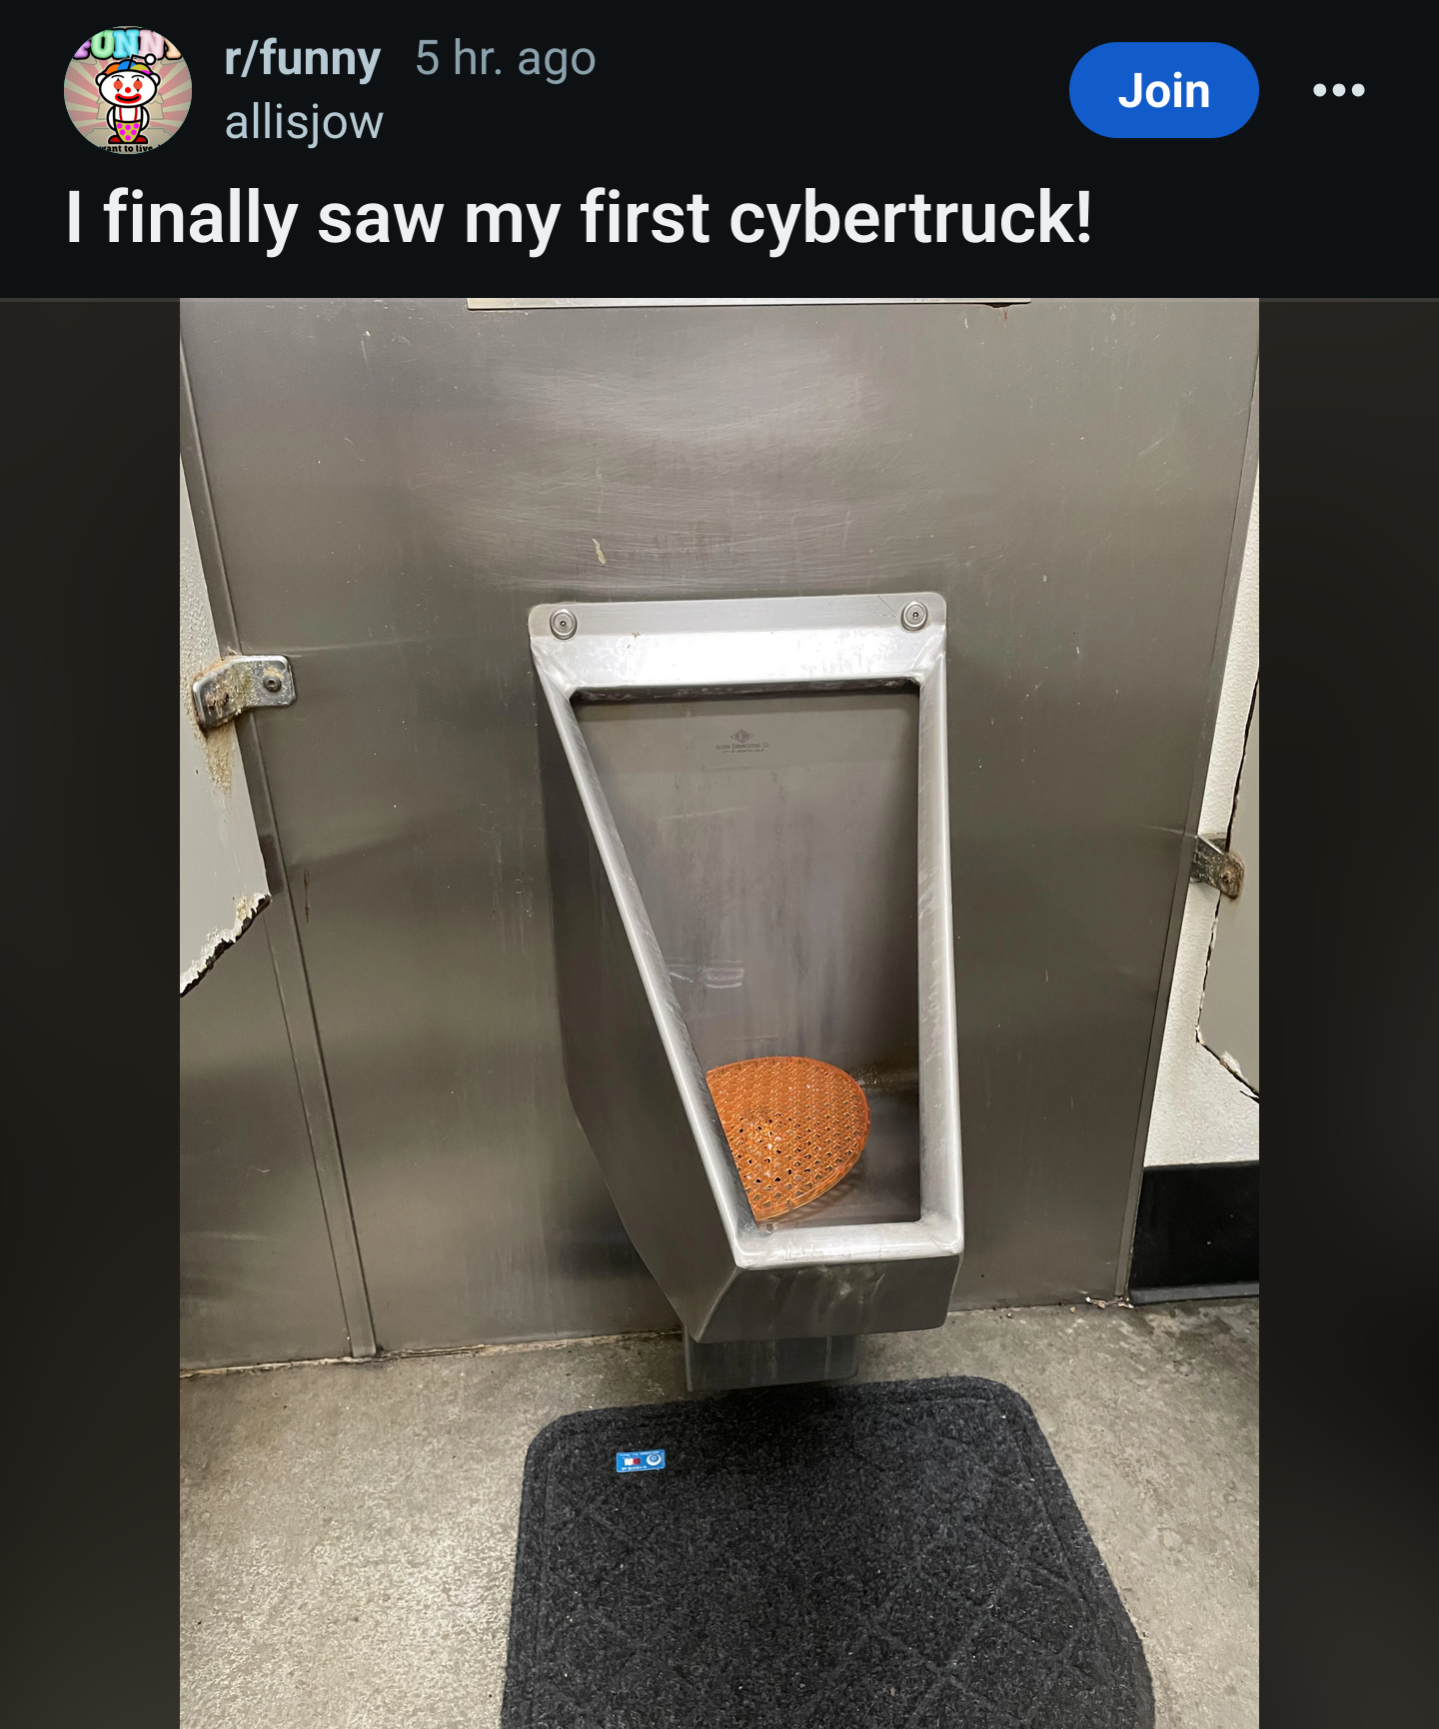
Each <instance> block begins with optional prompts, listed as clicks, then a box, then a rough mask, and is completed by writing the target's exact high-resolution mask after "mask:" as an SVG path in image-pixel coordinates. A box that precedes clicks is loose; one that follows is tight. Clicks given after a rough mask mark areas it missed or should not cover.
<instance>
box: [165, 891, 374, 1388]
mask: <svg viewBox="0 0 1439 1729" xmlns="http://www.w3.org/2000/svg"><path fill="white" fill-rule="evenodd" d="M270 917H271V913H270V912H269V911H268V910H267V911H266V912H263V913H261V914H260V916H259V920H258V921H257V923H256V924H255V926H254V927H253V928H252V929H251V930H250V931H248V932H247V933H246V935H245V939H244V941H243V942H240V943H237V944H236V945H235V947H233V948H231V949H227V950H226V951H225V952H224V953H223V954H222V955H220V956H219V957H218V959H217V960H216V961H215V964H214V966H213V967H212V968H211V969H210V971H209V972H208V973H207V974H206V975H205V977H204V978H202V979H201V980H200V982H199V983H198V984H197V985H196V986H195V988H194V989H193V990H192V991H190V992H189V993H188V994H187V995H185V996H183V997H182V998H181V999H180V1362H181V1366H182V1367H183V1368H187V1369H202V1368H214V1367H217V1366H219V1365H222V1364H227V1363H279V1362H288V1361H291V1360H292V1359H294V1358H297V1357H342V1356H344V1355H346V1354H347V1352H348V1351H349V1348H350V1347H349V1335H348V1334H347V1333H346V1330H345V1312H344V1308H343V1307H342V1305H341V1302H340V1286H339V1281H338V1279H337V1278H336V1276H335V1261H334V1256H333V1255H332V1254H331V1251H330V1238H329V1233H328V1231H327V1230H326V1227H325V1210H324V1207H323V1206H322V1205H321V1201H320V1187H319V1183H318V1181H317V1180H316V1176H315V1161H314V1157H313V1155H312V1154H311V1151H310V1135H309V1130H308V1128H307V1127H306V1124H305V1112H304V1107H303V1105H302V1103H301V1099H300V1089H299V1083H298V1082H297V1081H296V1079H295V1068H294V1064H293V1062H292V1061H291V1057H290V1044H289V1039H288V1037H287V1035H286V1032H285V1017H284V1012H283V1010H282V1009H281V1006H280V993H279V990H278V988H277V986H276V983H275V972H274V967H273V965H272V963H271V959H270V947H269V942H268V940H267V929H266V921H267V920H268V919H269V918H270Z"/></svg>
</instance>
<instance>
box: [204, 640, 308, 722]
mask: <svg viewBox="0 0 1439 1729" xmlns="http://www.w3.org/2000/svg"><path fill="white" fill-rule="evenodd" d="M190 693H191V695H192V696H193V697H194V699H195V719H196V720H198V721H199V723H200V728H201V730H202V731H203V732H213V731H214V730H215V728H216V727H217V726H223V725H224V724H225V722H226V721H227V720H234V718H235V716H236V715H237V714H243V713H244V712H245V710H246V709H247V708H288V707H289V706H290V704H291V703H292V702H293V701H294V700H295V674H294V672H293V671H292V670H291V667H290V663H289V661H288V660H287V659H286V658H285V656H284V655H283V654H235V655H231V657H230V658H229V660H222V661H221V662H220V664H219V665H218V666H212V667H211V668H210V670H209V671H208V672H202V673H201V674H200V676H199V678H197V679H196V680H195V682H194V683H193V684H192V685H191V686H190Z"/></svg>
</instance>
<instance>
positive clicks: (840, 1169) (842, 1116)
mask: <svg viewBox="0 0 1439 1729" xmlns="http://www.w3.org/2000/svg"><path fill="white" fill-rule="evenodd" d="M705 1079H706V1080H707V1081H708V1082H709V1089H710V1096H711V1097H712V1098H713V1099H714V1102H715V1109H716V1110H717V1111H718V1112H719V1120H720V1124H721V1126H722V1127H723V1129H724V1132H725V1138H726V1140H727V1141H728V1142H729V1149H730V1154H731V1156H732V1157H733V1159H734V1162H735V1164H736V1166H737V1167H738V1169H739V1174H740V1180H741V1181H742V1182H743V1184H744V1189H745V1194H746V1195H747V1196H748V1197H749V1204H750V1208H751V1210H752V1211H753V1213H754V1216H755V1217H756V1218H757V1219H773V1218H777V1217H778V1216H779V1215H780V1214H781V1213H790V1212H793V1211H794V1209H795V1208H796V1207H803V1206H805V1205H806V1204H807V1203H808V1202H810V1201H816V1200H818V1199H819V1197H820V1196H821V1195H823V1194H825V1193H827V1192H828V1191H829V1190H830V1189H832V1188H833V1187H834V1186H835V1184H836V1183H837V1182H838V1181H839V1180H840V1178H841V1177H843V1176H845V1175H846V1174H847V1173H848V1172H849V1171H850V1170H852V1169H853V1167H854V1164H855V1161H856V1160H857V1159H858V1158H859V1155H860V1154H861V1153H862V1152H863V1151H864V1143H865V1140H866V1139H867V1137H868V1135H869V1100H868V1099H866V1098H865V1096H864V1091H863V1089H862V1088H861V1087H860V1085H859V1083H858V1082H857V1081H855V1080H854V1079H853V1078H852V1077H851V1076H849V1075H847V1074H846V1073H845V1072H844V1070H843V1069H837V1068H835V1067H834V1065H833V1064H832V1063H821V1062H818V1061H817V1060H816V1059H815V1058H813V1057H750V1058H748V1059H747V1060H746V1061H744V1062H740V1063H725V1064H723V1065H722V1066H721V1067H720V1068H717V1069H711V1070H710V1071H709V1073H708V1074H707V1075H706V1076H705Z"/></svg>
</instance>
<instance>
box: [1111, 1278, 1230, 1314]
mask: <svg viewBox="0 0 1439 1729" xmlns="http://www.w3.org/2000/svg"><path fill="white" fill-rule="evenodd" d="M1258 1295H1259V1281H1258V1279H1246V1280H1241V1281H1240V1282H1239V1283H1238V1284H1236V1285H1155V1286H1151V1287H1150V1289H1148V1290H1146V1291H1133V1290H1132V1291H1131V1292H1130V1293H1129V1300H1130V1302H1131V1303H1132V1304H1133V1305H1134V1307H1135V1308H1136V1309H1142V1308H1143V1307H1144V1305H1145V1304H1146V1303H1190V1302H1197V1301H1198V1300H1199V1299H1201V1298H1214V1297H1257V1296H1258Z"/></svg>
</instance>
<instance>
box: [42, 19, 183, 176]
mask: <svg viewBox="0 0 1439 1729" xmlns="http://www.w3.org/2000/svg"><path fill="white" fill-rule="evenodd" d="M190 95H191V87H190V68H189V66H188V65H187V64H186V63H185V59H184V57H183V55H182V54H181V53H180V50H179V49H178V48H176V46H175V44H174V43H173V42H171V41H170V40H169V38H168V37H166V36H162V35H161V33H160V32H159V31H158V30H97V31H96V32H95V34H94V35H93V36H90V37H87V38H86V40H85V41H83V42H82V43H81V44H80V46H79V47H78V48H77V49H76V50H75V52H74V54H73V55H72V56H71V58H70V67H69V70H68V71H67V72H66V74H65V106H66V108H67V109H68V110H69V114H70V118H71V119H72V120H73V121H74V122H75V126H76V129H77V130H78V131H79V132H81V133H82V134H83V135H84V136H85V137H86V138H88V139H89V140H90V142H91V143H92V144H96V145H98V146H99V147H100V149H101V150H108V151H110V152H111V153H112V154H113V155H123V156H133V155H137V154H139V153H140V152H141V151H145V150H154V149H155V148H156V147H157V146H159V145H161V144H166V143H168V142H169V140H170V139H171V138H173V137H174V136H175V134H176V133H177V132H178V131H179V130H180V127H181V126H182V125H183V124H184V120H185V116H186V115H187V114H188V113H189V112H190Z"/></svg>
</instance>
